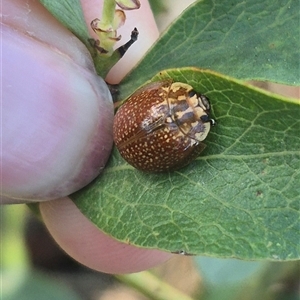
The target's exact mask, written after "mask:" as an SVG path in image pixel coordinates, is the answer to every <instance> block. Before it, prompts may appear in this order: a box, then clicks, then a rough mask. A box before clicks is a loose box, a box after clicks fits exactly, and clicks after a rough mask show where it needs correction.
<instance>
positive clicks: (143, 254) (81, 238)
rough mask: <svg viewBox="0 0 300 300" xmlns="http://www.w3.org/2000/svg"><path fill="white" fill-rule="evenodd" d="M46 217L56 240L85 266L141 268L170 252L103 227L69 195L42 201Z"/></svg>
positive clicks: (103, 269) (127, 270) (123, 270)
mask: <svg viewBox="0 0 300 300" xmlns="http://www.w3.org/2000/svg"><path fill="white" fill-rule="evenodd" d="M40 211H41V214H42V217H43V220H44V222H45V224H46V226H47V228H48V230H49V232H50V233H51V235H52V236H53V237H54V239H55V240H56V242H57V243H58V244H59V245H60V246H61V247H62V249H63V250H65V251H66V252H67V253H68V254H69V255H70V256H72V257H73V258H74V259H76V260H77V261H79V262H80V263H82V264H84V265H85V266H87V267H89V268H92V269H95V270H98V271H101V272H105V273H112V274H122V273H132V272H139V271H142V270H145V269H149V268H151V267H154V266H156V265H157V264H160V263H162V262H164V261H166V260H168V259H169V258H170V257H172V255H171V254H170V253H166V252H162V251H158V250H149V249H142V248H137V247H134V246H131V245H127V244H125V243H121V242H118V241H116V240H115V239H113V238H111V237H109V236H108V235H106V234H104V233H103V232H102V231H100V230H99V229H98V228H97V227H96V226H95V225H94V224H92V223H91V222H90V221H89V220H88V219H87V218H86V217H84V216H83V215H82V214H81V212H80V211H79V210H78V208H77V207H76V206H75V204H74V203H73V202H72V201H71V200H70V199H68V198H64V199H60V200H53V201H48V202H43V203H41V204H40Z"/></svg>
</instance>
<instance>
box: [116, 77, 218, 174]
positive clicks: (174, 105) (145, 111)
mask: <svg viewBox="0 0 300 300" xmlns="http://www.w3.org/2000/svg"><path fill="white" fill-rule="evenodd" d="M209 111H210V103H209V100H208V98H207V97H206V96H204V95H202V94H198V93H196V92H195V91H194V89H193V87H192V86H191V85H189V84H186V83H183V82H172V81H170V80H165V81H159V82H152V83H148V84H146V85H145V86H143V87H142V88H140V89H139V90H137V91H136V92H135V93H133V94H132V95H131V96H130V97H129V98H128V100H127V101H126V102H125V103H124V104H123V105H122V106H121V107H120V108H119V110H118V111H117V113H116V115H115V118H114V126H113V135H114V142H115V144H116V147H117V148H118V150H119V152H120V154H121V156H122V157H123V158H124V159H125V160H126V161H127V162H128V163H129V164H130V165H132V166H134V167H135V168H136V169H139V170H142V171H146V172H167V171H174V170H177V169H179V168H181V167H183V166H185V165H187V164H189V163H190V162H191V161H192V160H194V159H195V158H196V157H197V156H198V155H199V154H200V153H201V152H202V151H203V149H204V148H205V145H204V144H203V143H202V141H203V140H204V139H205V138H206V137H207V135H208V133H209V131H210V128H211V126H213V125H215V123H216V122H215V120H214V119H211V118H210V117H209Z"/></svg>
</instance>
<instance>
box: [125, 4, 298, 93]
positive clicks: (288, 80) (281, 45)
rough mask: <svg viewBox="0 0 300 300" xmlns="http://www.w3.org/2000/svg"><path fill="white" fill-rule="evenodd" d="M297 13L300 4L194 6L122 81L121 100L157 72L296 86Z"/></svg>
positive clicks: (186, 11) (184, 13) (185, 12)
mask: <svg viewBox="0 0 300 300" xmlns="http://www.w3.org/2000/svg"><path fill="white" fill-rule="evenodd" d="M299 12H300V5H299V1H294V0H283V1H273V0H264V1H260V0H250V1H249V0H248V1H239V0H224V1H212V0H203V1H197V2H196V3H195V4H194V5H192V6H190V7H189V8H188V9H187V10H185V11H184V12H183V14H182V15H181V16H180V17H179V18H178V19H177V20H176V21H175V22H174V23H173V24H172V25H171V27H170V28H169V29H168V30H167V31H166V32H165V33H164V34H163V35H162V36H161V38H160V39H159V40H158V42H157V43H156V44H155V46H154V47H153V48H152V49H151V50H150V51H149V52H148V54H147V55H146V56H145V57H144V59H143V60H142V61H141V63H140V64H139V65H138V66H137V67H136V69H134V70H133V71H132V72H131V74H130V75H129V76H127V77H126V79H125V80H124V82H123V85H122V86H121V92H122V93H121V95H122V96H123V97H124V96H127V95H128V94H130V93H131V92H132V91H133V90H134V89H135V88H137V87H138V86H140V85H142V84H143V83H144V82H145V81H146V80H148V79H149V78H151V77H152V76H154V75H155V74H156V73H158V72H159V71H161V70H164V69H168V68H177V67H178V68H179V67H187V66H195V67H199V68H202V69H210V70H214V71H217V72H220V73H222V74H226V75H228V76H231V77H234V78H239V79H243V80H253V79H256V80H268V81H274V82H279V83H284V84H290V85H297V84H299V83H300V76H299V70H300V52H299V49H300V39H299V36H300V26H299V19H300V14H299ZM141 34H142V33H141ZM143 34H146V33H143Z"/></svg>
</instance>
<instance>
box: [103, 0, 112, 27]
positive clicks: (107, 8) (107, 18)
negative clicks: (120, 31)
mask: <svg viewBox="0 0 300 300" xmlns="http://www.w3.org/2000/svg"><path fill="white" fill-rule="evenodd" d="M115 7H116V2H115V0H104V3H103V10H102V18H101V29H102V30H103V29H109V28H112V26H113V22H114V17H115Z"/></svg>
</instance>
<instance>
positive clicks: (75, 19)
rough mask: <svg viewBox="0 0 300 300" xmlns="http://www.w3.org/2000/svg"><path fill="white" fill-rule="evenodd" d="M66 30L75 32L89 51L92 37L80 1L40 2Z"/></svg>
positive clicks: (49, 0)
mask: <svg viewBox="0 0 300 300" xmlns="http://www.w3.org/2000/svg"><path fill="white" fill-rule="evenodd" d="M40 2H41V3H42V4H43V5H44V6H45V7H46V8H47V9H48V10H49V11H50V12H51V14H52V15H53V16H54V17H55V18H56V19H57V20H59V21H60V22H61V23H62V24H63V25H64V26H65V27H66V28H68V29H69V30H70V31H71V32H73V33H74V34H75V35H76V36H77V37H78V38H79V39H80V40H81V41H82V42H83V43H84V44H85V45H86V46H87V47H88V48H89V49H90V48H91V46H90V44H89V41H88V40H89V38H90V35H89V33H88V29H87V26H86V23H85V20H84V16H83V12H82V8H81V4H80V0H64V1H55V0H40Z"/></svg>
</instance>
